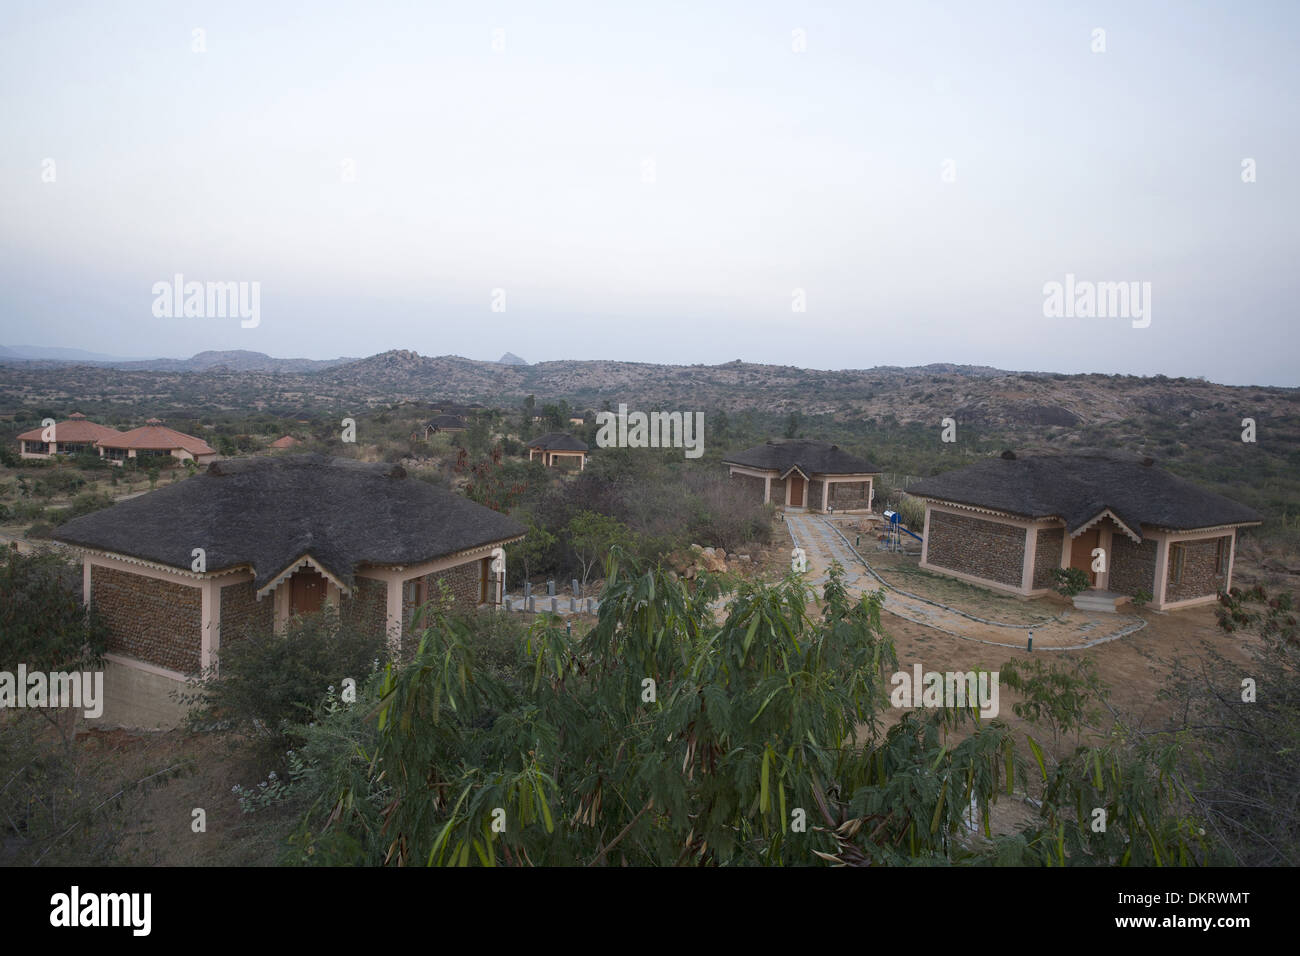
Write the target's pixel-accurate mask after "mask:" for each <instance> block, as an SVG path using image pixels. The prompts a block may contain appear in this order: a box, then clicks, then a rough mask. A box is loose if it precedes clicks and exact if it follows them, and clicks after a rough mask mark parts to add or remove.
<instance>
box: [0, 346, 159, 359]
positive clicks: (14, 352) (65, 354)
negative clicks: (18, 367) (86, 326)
mask: <svg viewBox="0 0 1300 956" xmlns="http://www.w3.org/2000/svg"><path fill="white" fill-rule="evenodd" d="M6 359H12V360H15V361H20V362H22V361H36V362H40V361H46V362H94V363H99V364H102V363H108V362H142V361H147V359H124V358H122V357H121V356H118V355H103V354H101V353H99V352H87V351H86V350H85V349H65V348H55V347H50V346H40V345H11V346H8V347H6V346H3V345H0V361H4V360H6Z"/></svg>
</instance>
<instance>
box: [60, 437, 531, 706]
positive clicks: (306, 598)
mask: <svg viewBox="0 0 1300 956" xmlns="http://www.w3.org/2000/svg"><path fill="white" fill-rule="evenodd" d="M523 535H524V529H523V527H522V526H521V525H520V524H519V523H518V522H516V521H514V520H513V519H511V518H509V517H507V516H506V515H503V514H499V513H497V512H495V511H492V510H491V509H489V508H485V507H483V506H482V505H478V504H475V503H474V502H472V501H470V500H469V499H467V498H465V497H463V496H461V495H457V494H453V493H452V492H449V491H447V490H445V489H442V488H437V487H435V486H434V485H431V484H429V483H427V482H423V481H416V480H414V479H408V478H407V477H406V472H405V471H404V470H403V469H401V468H400V467H397V466H393V465H382V464H368V463H365V462H357V461H349V460H344V459H337V458H329V457H326V456H324V455H288V456H274V457H272V456H261V457H254V458H235V459H228V460H225V461H221V462H217V463H215V464H213V465H211V466H210V467H209V468H208V469H207V470H206V471H205V472H203V473H201V474H199V475H196V476H194V477H193V478H191V479H189V480H188V481H182V482H177V483H176V484H174V485H168V486H167V487H165V488H163V489H161V490H158V491H154V492H150V493H148V494H145V495H142V496H140V497H138V498H131V499H128V500H125V501H119V502H118V503H117V504H115V505H113V506H112V507H110V508H106V509H104V510H102V511H97V512H95V513H93V514H89V515H84V516H82V517H80V518H74V519H73V520H71V521H69V522H67V523H66V524H64V525H62V526H61V527H60V528H59V529H58V531H57V534H56V535H55V538H56V540H58V541H61V542H63V543H65V544H68V545H71V546H73V547H75V548H77V549H78V550H80V551H81V553H82V556H83V557H82V563H83V579H84V599H85V601H86V603H87V604H89V605H92V606H93V607H95V608H96V610H97V611H98V612H99V613H100V615H101V616H102V617H103V618H104V620H105V621H106V622H107V624H108V627H109V632H110V634H109V643H108V654H107V659H108V667H107V668H106V669H105V697H106V707H105V718H106V719H108V720H112V721H114V722H118V723H124V724H125V725H127V726H164V725H170V724H174V723H175V721H176V720H177V718H178V716H179V714H178V710H177V706H176V705H175V704H170V703H169V702H168V695H169V694H170V692H171V691H173V690H178V689H181V690H183V689H184V687H185V683H184V682H185V681H186V679H187V678H189V677H191V676H193V675H195V674H197V673H200V672H207V671H209V669H211V668H213V667H215V666H216V665H217V663H218V660H219V654H220V651H221V648H222V646H223V644H226V643H229V642H230V641H233V640H236V639H238V638H240V637H242V636H244V635H245V634H247V633H256V632H264V631H267V630H271V629H274V628H280V627H283V626H284V625H285V624H286V623H287V622H288V620H289V618H290V617H291V616H292V615H297V614H308V613H312V612H315V611H319V610H321V609H322V608H323V607H325V606H329V607H332V608H335V609H336V610H337V611H338V613H339V616H340V618H341V619H343V620H344V621H345V622H346V623H348V624H349V625H350V626H352V627H355V628H359V629H369V630H370V631H371V632H373V633H375V634H377V635H386V636H387V637H388V640H389V642H390V644H392V645H393V646H394V647H397V646H399V645H400V642H401V640H402V638H403V636H404V635H405V634H408V633H409V628H410V625H411V621H412V614H413V612H414V610H415V608H416V607H418V606H420V605H421V604H424V603H426V602H427V601H429V600H432V599H434V598H436V597H437V596H438V594H439V591H440V589H439V582H440V581H441V582H443V583H445V584H446V586H447V587H448V588H449V589H450V591H451V594H452V596H453V598H454V602H455V606H456V607H458V608H465V609H470V608H474V607H477V606H479V605H482V604H485V603H486V604H492V603H500V600H501V595H500V593H499V589H498V588H497V587H496V586H495V584H496V582H497V580H499V579H497V578H496V577H495V576H493V575H492V574H491V568H490V561H491V557H492V551H493V549H494V548H497V547H503V546H504V545H506V544H507V543H509V542H512V541H517V540H519V539H520V538H522V537H523ZM196 549H202V555H203V563H202V564H201V565H196V560H197V559H196V556H195V552H196ZM123 714H125V715H128V716H125V717H124V716H122V715H123Z"/></svg>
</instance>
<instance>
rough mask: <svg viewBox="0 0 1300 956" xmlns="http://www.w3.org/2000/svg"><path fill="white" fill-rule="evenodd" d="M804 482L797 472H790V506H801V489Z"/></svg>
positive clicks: (802, 489)
mask: <svg viewBox="0 0 1300 956" xmlns="http://www.w3.org/2000/svg"><path fill="white" fill-rule="evenodd" d="M806 484H807V482H805V481H804V480H803V475H800V474H798V473H797V472H791V474H790V507H791V508H802V507H803V491H804V486H805V485H806Z"/></svg>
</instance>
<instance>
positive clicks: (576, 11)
mask: <svg viewBox="0 0 1300 956" xmlns="http://www.w3.org/2000/svg"><path fill="white" fill-rule="evenodd" d="M1298 9H1300V4H1296V3H1276V4H1273V3H1262V2H1249V0H1244V2H1243V0H1236V2H1226V3H1197V2H1170V3H1154V2H1141V0H1125V2H1119V3H1070V4H1059V3H1037V2H1025V3H1017V4H1000V3H984V2H953V3H912V2H907V3H900V2H887V3H864V2H860V0H859V2H845V3H840V4H820V3H819V4H803V3H767V2H761V0H744V2H737V3H708V2H705V0H692V2H685V3H668V2H655V3H637V4H629V3H609V2H604V3H589V4H588V3H559V2H547V0H528V2H521V3H507V2H490V3H470V2H463V3H455V4H435V3H420V2H410V3H381V2H366V3H356V2H349V3H337V4H335V3H324V2H311V3H306V2H304V3H275V2H269V0H257V2H248V3H245V2H232V0H222V2H220V3H185V2H159V3H129V4H128V3H112V4H110V3H102V2H88V3H60V2H34V3H24V2H14V0H5V2H4V4H3V7H0V18H3V22H0V117H3V123H0V137H2V138H3V140H2V141H3V149H0V344H5V345H18V344H22V345H44V346H66V347H76V348H84V349H89V350H92V351H97V352H107V353H111V354H115V355H130V356H164V355H165V356H186V355H190V354H192V353H194V352H197V351H201V350H204V349H232V348H245V349H252V350H256V351H262V352H267V353H270V354H272V355H279V356H305V357H310V358H330V357H335V356H339V355H358V356H359V355H369V354H373V353H375V352H380V351H384V350H386V349H391V348H407V349H414V350H416V351H418V352H420V353H422V354H425V355H442V354H458V355H464V356H468V357H471V358H479V359H496V358H498V357H499V356H500V355H501V353H502V352H504V351H506V350H510V351H513V352H516V353H518V354H519V355H522V356H523V357H525V358H526V359H528V360H529V361H532V362H536V361H544V360H549V359H563V358H574V359H597V358H602V359H622V360H631V361H645V362H671V363H682V364H691V363H708V364H713V363H718V362H725V361H730V360H732V359H736V358H743V359H745V360H747V361H755V362H773V363H779V364H792V365H799V366H805V367H811V368H862V367H869V366H873V365H882V364H884V365H919V364H926V363H930V362H959V363H969V364H981V365H994V366H999V367H1002V368H1011V369H1033V370H1049V371H1065V372H1076V371H1098V372H1124V373H1136V374H1154V373H1157V372H1159V373H1164V374H1166V375H1189V376H1197V375H1203V376H1205V377H1207V378H1209V379H1211V380H1214V381H1220V382H1227V383H1233V384H1246V383H1254V384H1279V385H1296V384H1298V379H1300V373H1298V372H1297V368H1298V366H1300V363H1297V355H1298V354H1300V349H1298V348H1297V345H1298V341H1297V340H1298V339H1300V332H1297V326H1296V318H1297V317H1296V311H1295V309H1296V307H1295V303H1296V302H1297V300H1298V299H1297V291H1298V290H1297V286H1298V285H1300V279H1298V277H1300V268H1297V265H1296V253H1297V228H1300V226H1298V220H1297V212H1298V211H1300V203H1298V202H1297V199H1298V198H1300V184H1298V178H1297V174H1296V170H1295V165H1296V157H1297V155H1300V142H1298V141H1297V140H1298V137H1297V122H1298V119H1297V118H1298V117H1300V109H1298V108H1297V105H1296V104H1297V93H1298V92H1300V83H1297V79H1298V77H1297V73H1298V72H1300V57H1297V55H1296V46H1297V44H1296V40H1295V37H1296V35H1297V27H1298V26H1300V24H1298V22H1297V21H1298V20H1300V15H1298V14H1297V10H1298ZM1098 28H1100V29H1101V30H1104V31H1105V33H1104V46H1105V49H1104V52H1094V47H1096V46H1097V45H1098V38H1099V35H1098V34H1096V33H1095V32H1094V31H1096V30H1097V29H1098ZM196 30H200V31H202V32H201V33H199V34H196V33H195V31H196ZM796 31H800V32H798V33H796ZM801 39H802V45H804V46H805V47H806V48H805V49H803V50H802V51H798V50H797V49H796V48H797V47H799V46H800V45H801ZM196 46H200V47H202V48H203V51H202V52H196V50H195V47H196ZM494 46H495V47H498V48H494ZM1248 159H1249V160H1253V161H1254V170H1255V178H1256V181H1255V182H1243V161H1244V160H1248ZM50 160H52V161H53V163H52V164H51V163H50V162H49V161H50ZM51 178H52V179H53V181H47V180H49V179H51ZM177 273H179V274H181V275H183V276H184V277H185V280H186V281H198V282H207V281H238V282H249V283H251V282H258V283H260V294H261V300H260V316H259V323H258V325H257V326H256V327H255V328H243V327H241V323H240V321H239V320H238V319H237V318H221V317H216V316H209V317H202V318H166V317H164V318H159V317H156V316H155V315H154V314H153V306H154V302H155V296H154V293H153V287H154V284H155V283H157V282H160V281H171V280H172V277H173V276H174V275H176V274H177ZM1067 274H1072V275H1074V276H1075V277H1076V281H1080V282H1083V281H1089V282H1121V281H1123V282H1130V281H1135V282H1139V283H1141V282H1149V283H1150V289H1151V294H1150V314H1149V318H1150V324H1149V325H1148V326H1147V327H1145V328H1135V327H1134V322H1133V321H1130V320H1129V319H1126V318H1123V317H1094V318H1077V317H1068V318H1067V317H1048V316H1045V315H1044V299H1045V295H1044V285H1045V284H1046V283H1049V282H1053V281H1056V282H1061V283H1064V282H1065V278H1066V275H1067ZM493 290H504V298H503V299H502V297H501V296H497V299H496V302H497V304H498V306H499V305H501V304H502V302H503V303H504V309H505V310H504V311H493V301H494V299H493V296H494V291H493ZM795 290H803V299H804V301H805V302H806V311H803V312H797V311H795V304H796V291H795Z"/></svg>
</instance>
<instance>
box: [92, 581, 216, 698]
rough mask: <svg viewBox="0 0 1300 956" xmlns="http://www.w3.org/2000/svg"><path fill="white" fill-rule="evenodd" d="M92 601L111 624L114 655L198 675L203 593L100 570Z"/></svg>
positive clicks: (93, 582)
mask: <svg viewBox="0 0 1300 956" xmlns="http://www.w3.org/2000/svg"><path fill="white" fill-rule="evenodd" d="M90 601H91V604H93V605H94V606H95V607H96V608H97V609H98V611H99V613H100V614H101V615H102V616H103V617H104V620H105V621H107V622H108V627H109V632H110V637H109V640H108V650H109V651H110V652H113V653H117V654H122V655H124V656H126V657H132V658H135V659H136V660H138V661H144V662H145V663H148V664H153V665H155V666H157V667H165V668H167V669H169V670H173V671H179V672H180V673H182V674H193V673H197V672H198V670H199V650H200V641H201V628H202V622H203V593H202V589H201V588H199V587H190V586H188V585H184V584H178V583H176V582H173V581H163V580H160V579H158V578H151V577H146V576H145V575H142V574H132V573H130V572H129V571H119V570H118V569H116V568H106V567H103V566H101V565H94V566H92V568H91V571H90Z"/></svg>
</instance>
